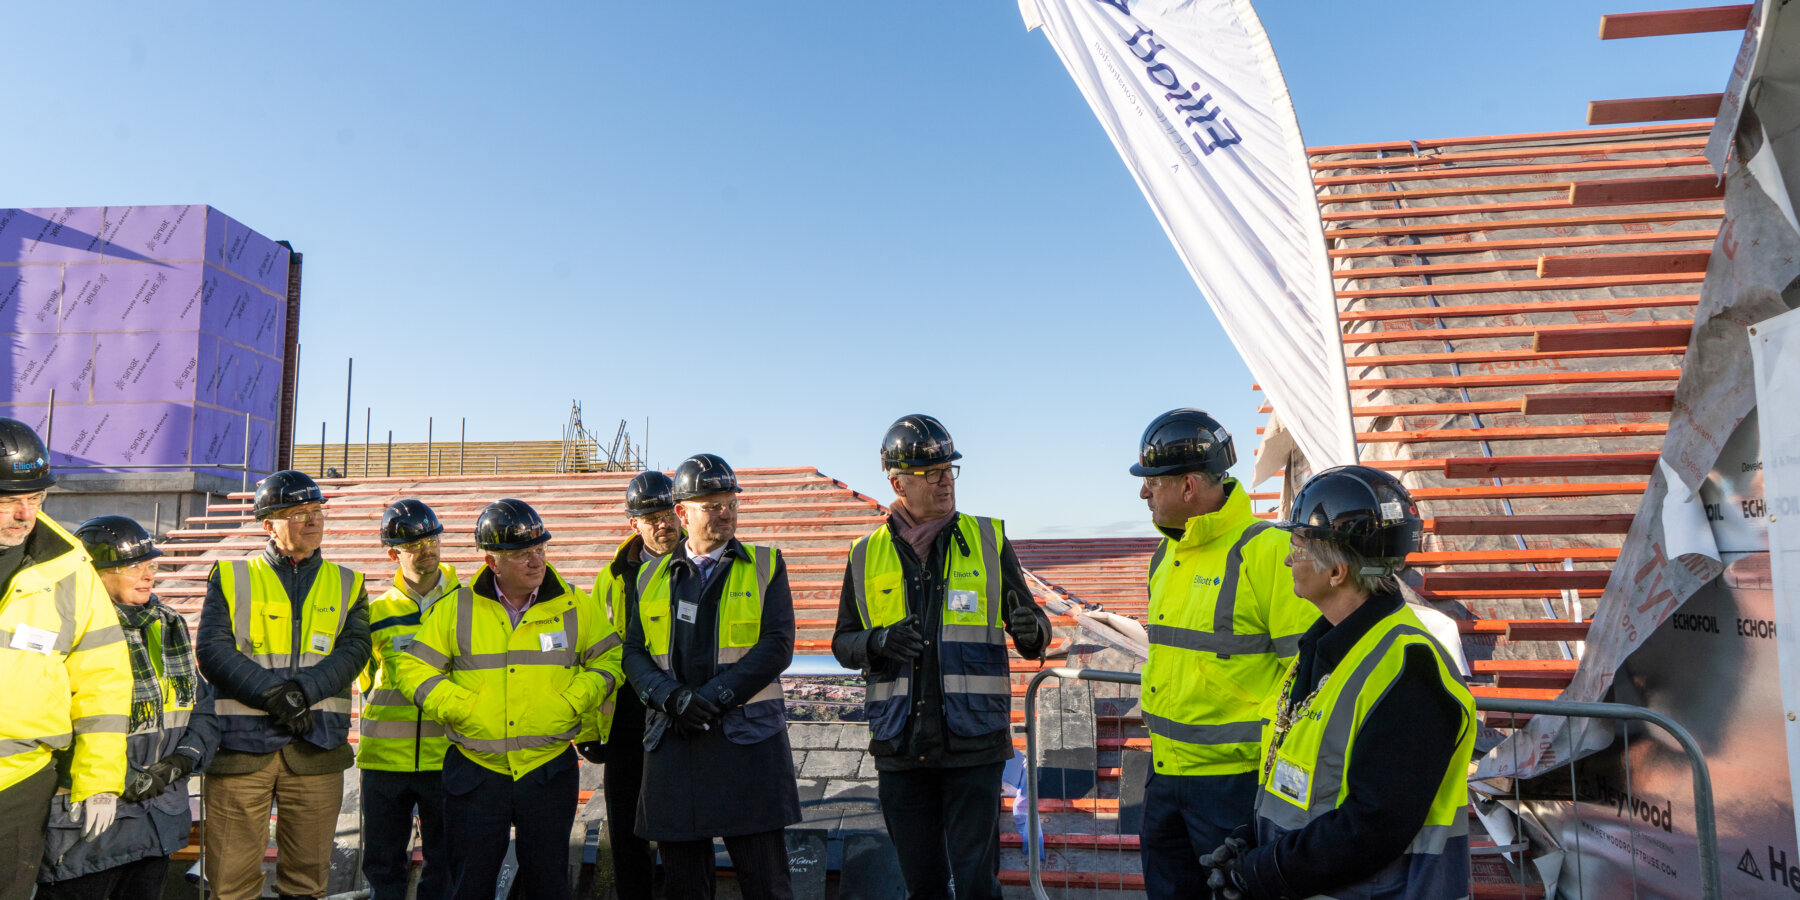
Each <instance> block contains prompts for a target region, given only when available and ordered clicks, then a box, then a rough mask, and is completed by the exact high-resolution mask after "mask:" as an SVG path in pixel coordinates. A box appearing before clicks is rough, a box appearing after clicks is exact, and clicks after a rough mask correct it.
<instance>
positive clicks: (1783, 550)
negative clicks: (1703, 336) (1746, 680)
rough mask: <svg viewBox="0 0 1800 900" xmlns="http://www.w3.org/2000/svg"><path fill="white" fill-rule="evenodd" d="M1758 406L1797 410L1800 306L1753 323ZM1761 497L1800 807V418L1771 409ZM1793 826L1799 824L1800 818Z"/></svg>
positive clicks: (1799, 806) (1765, 419) (1792, 781)
mask: <svg viewBox="0 0 1800 900" xmlns="http://www.w3.org/2000/svg"><path fill="white" fill-rule="evenodd" d="M1749 332H1750V352H1751V354H1752V355H1753V356H1754V357H1755V364H1756V405H1757V408H1759V409H1767V410H1778V409H1792V407H1790V406H1788V405H1787V404H1789V403H1792V402H1793V398H1794V397H1796V396H1800V311H1795V312H1787V313H1782V314H1781V315H1779V316H1776V317H1775V318H1772V319H1766V320H1764V321H1763V322H1761V323H1759V324H1757V325H1754V326H1752V327H1751V328H1750V329H1749ZM1757 422H1758V425H1759V427H1760V428H1761V429H1762V446H1763V457H1762V458H1763V504H1764V510H1765V512H1766V513H1767V514H1768V523H1769V526H1768V528H1769V574H1770V581H1771V582H1772V583H1773V585H1774V593H1775V647H1776V651H1777V652H1778V653H1779V656H1780V671H1781V702H1782V706H1783V711H1784V713H1785V715H1783V717H1782V718H1783V719H1784V721H1783V723H1782V725H1783V727H1784V728H1785V729H1786V731H1787V758H1788V784H1789V787H1790V789H1791V790H1792V791H1793V792H1794V809H1795V810H1797V811H1800V722H1797V721H1796V719H1800V715H1797V714H1800V417H1796V416H1792V415H1765V416H1762V417H1760V418H1759V419H1758V420H1757ZM1795 827H1796V828H1797V829H1800V822H1796V825H1795Z"/></svg>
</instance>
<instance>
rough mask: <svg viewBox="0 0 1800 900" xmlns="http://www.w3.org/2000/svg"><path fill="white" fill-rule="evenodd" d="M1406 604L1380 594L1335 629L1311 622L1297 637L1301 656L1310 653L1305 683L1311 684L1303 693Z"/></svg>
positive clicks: (1327, 621)
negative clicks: (1309, 669) (1308, 671)
mask: <svg viewBox="0 0 1800 900" xmlns="http://www.w3.org/2000/svg"><path fill="white" fill-rule="evenodd" d="M1405 603H1406V601H1405V600H1403V599H1402V598H1401V597H1400V595H1399V594H1398V593H1395V592H1393V591H1383V592H1381V593H1379V594H1371V595H1369V599H1368V600H1365V601H1363V605H1361V606H1359V607H1357V608H1356V609H1354V610H1352V611H1351V612H1350V615H1347V616H1345V617H1344V621H1342V622H1339V623H1337V624H1336V625H1333V624H1331V620H1330V619H1326V618H1324V617H1320V619H1319V620H1318V621H1316V622H1314V623H1313V624H1312V627H1311V628H1308V629H1307V630H1306V633H1305V634H1302V635H1301V636H1300V646H1301V648H1302V649H1301V655H1302V656H1306V655H1308V654H1307V650H1308V649H1310V650H1311V651H1312V653H1311V657H1312V672H1311V673H1310V676H1311V677H1309V678H1308V679H1307V681H1308V682H1310V683H1309V684H1308V685H1306V689H1307V690H1308V691H1310V690H1312V685H1313V684H1317V683H1318V680H1319V679H1320V678H1322V677H1324V676H1325V675H1328V674H1330V673H1331V672H1333V671H1335V670H1336V669H1337V667H1338V663H1341V662H1343V661H1344V657H1345V656H1346V655H1347V654H1349V652H1350V648H1352V647H1354V646H1356V642H1357V641H1360V640H1362V638H1363V635H1365V634H1368V633H1369V629H1371V628H1374V627H1375V623H1377V622H1380V621H1381V620H1382V619H1385V618H1387V617H1388V616H1390V615H1393V614H1394V612H1395V611H1397V610H1398V609H1400V607H1401V606H1404V605H1405Z"/></svg>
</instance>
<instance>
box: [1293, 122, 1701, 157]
mask: <svg viewBox="0 0 1800 900" xmlns="http://www.w3.org/2000/svg"><path fill="white" fill-rule="evenodd" d="M1711 130H1712V123H1711V122H1694V123H1684V124H1679V125H1638V126H1632V127H1628V128H1581V129H1577V130H1575V131H1535V132H1522V133H1519V134H1490V135H1477V136H1473V137H1451V138H1431V139H1429V140H1422V141H1376V142H1373V143H1368V144H1330V145H1326V146H1323V147H1308V148H1306V152H1307V154H1308V155H1309V156H1323V155H1325V154H1328V153H1374V152H1377V151H1381V150H1411V149H1412V148H1413V146H1414V145H1415V144H1416V145H1418V146H1419V147H1466V146H1471V145H1479V144H1522V143H1527V142H1534V141H1557V140H1571V139H1577V140H1578V139H1581V138H1616V137H1633V136H1637V135H1645V134H1668V133H1672V132H1683V131H1693V132H1701V133H1704V132H1708V131H1711Z"/></svg>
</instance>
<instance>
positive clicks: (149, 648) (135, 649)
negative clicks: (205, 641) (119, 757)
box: [113, 596, 195, 734]
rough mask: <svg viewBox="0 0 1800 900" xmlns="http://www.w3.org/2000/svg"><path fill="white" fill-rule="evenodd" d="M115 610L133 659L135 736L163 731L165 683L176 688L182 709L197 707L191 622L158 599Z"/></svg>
mask: <svg viewBox="0 0 1800 900" xmlns="http://www.w3.org/2000/svg"><path fill="white" fill-rule="evenodd" d="M113 608H114V609H117V610H118V611H119V624H120V625H122V626H124V629H125V647H126V650H127V652H128V653H129V655H130V656H131V733H132V734H137V733H138V732H139V731H140V730H143V729H145V728H147V727H149V728H160V727H162V719H161V716H162V710H163V687H162V679H164V678H166V679H168V681H169V684H170V685H171V686H172V687H174V689H175V698H176V700H177V701H178V703H179V705H180V706H183V707H190V706H193V705H194V686H195V677H194V648H193V645H192V643H190V642H189V640H188V630H187V622H186V621H184V620H183V619H182V618H181V614H180V613H178V612H176V611H175V610H173V609H170V608H169V606H168V604H166V603H164V602H162V600H161V599H159V598H157V597H155V596H152V597H151V598H150V602H149V603H146V604H144V605H143V606H130V605H127V604H124V603H114V604H113ZM152 625H161V626H162V627H160V628H152V627H151V626H152ZM159 657H160V658H159Z"/></svg>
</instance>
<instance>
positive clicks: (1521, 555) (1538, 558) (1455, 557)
mask: <svg viewBox="0 0 1800 900" xmlns="http://www.w3.org/2000/svg"><path fill="white" fill-rule="evenodd" d="M1618 558H1619V549H1618V548H1617V547H1531V548H1527V549H1523V550H1519V549H1512V550H1422V551H1419V552H1417V553H1413V554H1409V555H1408V556H1407V557H1406V564H1407V565H1409V566H1415V567H1419V568H1425V567H1430V566H1498V565H1540V564H1542V565H1554V564H1557V563H1561V562H1562V561H1563V560H1565V559H1572V560H1574V561H1576V562H1612V561H1614V560H1616V559H1618Z"/></svg>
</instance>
